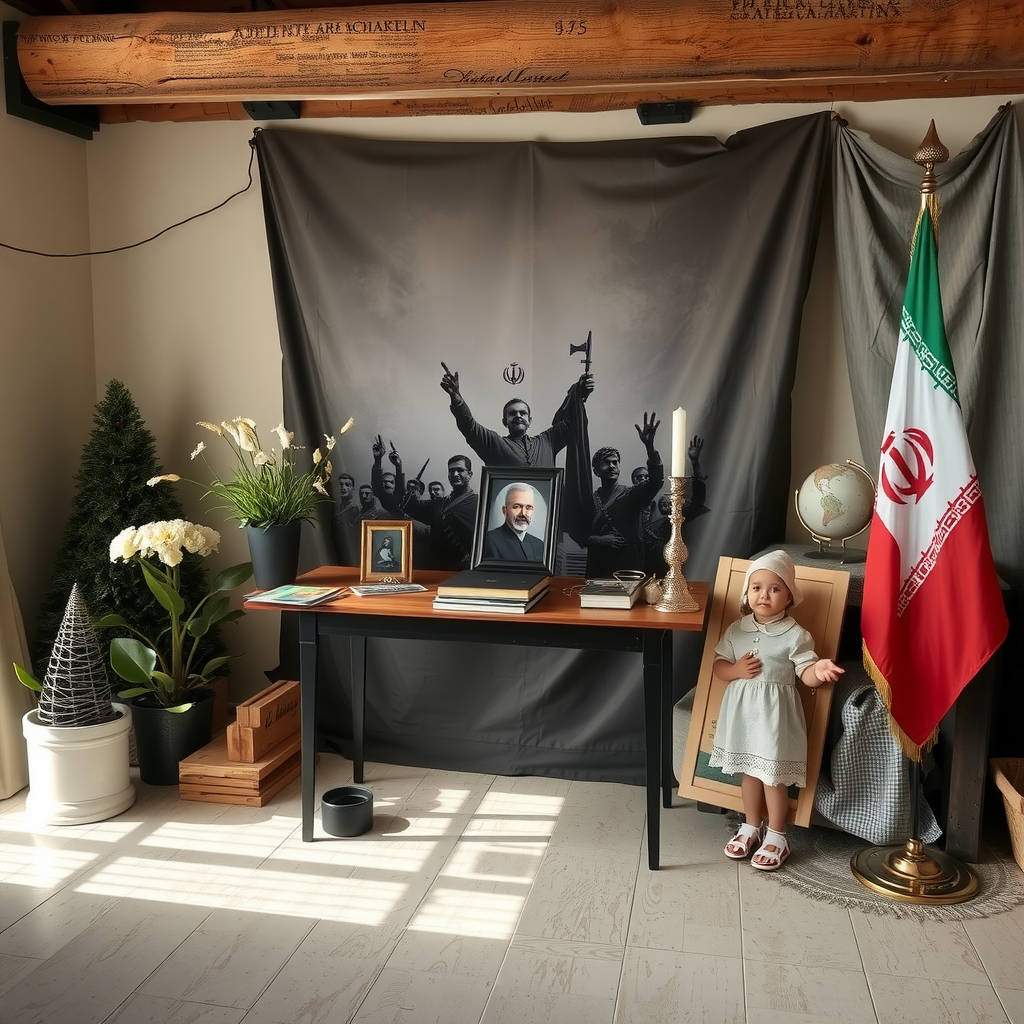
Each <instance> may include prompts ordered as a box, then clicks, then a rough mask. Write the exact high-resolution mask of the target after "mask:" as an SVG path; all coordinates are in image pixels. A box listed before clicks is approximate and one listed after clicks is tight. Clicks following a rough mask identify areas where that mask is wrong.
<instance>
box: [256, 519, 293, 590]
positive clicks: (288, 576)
mask: <svg viewBox="0 0 1024 1024" xmlns="http://www.w3.org/2000/svg"><path fill="white" fill-rule="evenodd" d="M245 534H246V537H247V538H248V540H249V558H250V559H251V561H252V572H253V576H254V577H255V578H256V586H257V588H258V589H259V590H272V589H273V588H274V587H281V586H284V585H285V584H286V583H294V582H295V577H296V576H297V575H298V572H299V541H300V540H301V538H302V520H301V519H300V520H298V521H297V522H294V523H285V524H283V525H282V526H267V527H262V526H247V527H246V528H245Z"/></svg>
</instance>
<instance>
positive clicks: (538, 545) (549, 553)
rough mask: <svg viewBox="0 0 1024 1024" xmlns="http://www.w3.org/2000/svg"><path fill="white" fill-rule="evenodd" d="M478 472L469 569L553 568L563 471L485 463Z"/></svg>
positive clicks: (537, 569)
mask: <svg viewBox="0 0 1024 1024" xmlns="http://www.w3.org/2000/svg"><path fill="white" fill-rule="evenodd" d="M482 474H483V478H482V480H481V482H480V504H479V506H478V508H477V517H476V528H475V532H474V538H473V562H472V565H473V568H474V569H478V568H479V569H513V570H514V569H518V570H521V571H532V570H536V571H538V572H540V571H545V572H548V573H553V572H554V569H555V554H556V547H557V544H558V513H559V502H560V499H561V495H562V474H563V470H562V469H560V468H558V469H550V468H545V469H540V468H534V467H530V466H484V467H483V471H482Z"/></svg>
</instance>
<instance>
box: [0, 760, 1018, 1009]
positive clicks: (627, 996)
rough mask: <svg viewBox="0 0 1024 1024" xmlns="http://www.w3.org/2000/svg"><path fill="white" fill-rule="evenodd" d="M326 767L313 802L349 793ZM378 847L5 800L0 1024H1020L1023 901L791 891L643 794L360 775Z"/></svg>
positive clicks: (293, 799)
mask: <svg viewBox="0 0 1024 1024" xmlns="http://www.w3.org/2000/svg"><path fill="white" fill-rule="evenodd" d="M350 768H351V766H350V763H349V762H348V761H346V760H344V759H342V758H340V757H336V756H333V755H324V756H323V757H322V759H321V763H320V768H319V771H318V778H317V789H318V792H322V791H323V790H324V789H327V788H329V787H330V786H332V785H339V784H342V783H344V782H347V781H350ZM368 784H369V785H370V786H371V787H372V789H373V791H374V801H375V808H374V809H375V819H374V829H373V831H372V832H371V833H369V834H367V835H365V836H362V837H359V838H357V839H344V840H343V839H331V838H328V837H325V836H324V834H323V832H322V831H321V830H320V827H319V822H317V832H316V835H317V838H318V840H319V841H317V842H314V843H302V842H301V840H300V838H299V835H300V825H299V788H298V784H297V783H293V784H292V785H291V786H290V787H289V788H288V789H287V790H285V792H284V793H283V794H281V795H280V796H278V797H277V798H275V799H274V800H273V801H272V802H271V803H270V804H269V805H268V806H267V807H264V808H244V807H237V806H228V805H223V804H205V803H187V802H182V801H180V800H179V799H178V797H177V789H176V788H172V789H163V788H157V787H148V786H144V785H142V784H139V787H138V788H139V797H138V801H137V802H136V804H135V806H134V807H132V808H131V809H130V810H128V811H126V812H125V813H124V814H122V815H120V816H119V817H117V818H114V819H112V820H110V821H105V822H99V823H97V824H94V825H83V826H77V827H64V828H55V827H49V828H33V827H32V826H31V825H30V824H29V822H28V821H27V820H26V818H25V814H24V793H21V794H19V795H18V796H15V797H13V798H11V799H10V800H7V801H4V802H0V1021H2V1022H3V1024H23V1022H29V1021H46V1022H52V1024H57V1022H61V1024H64V1022H66V1024H94V1022H95V1024H98V1022H101V1021H105V1022H110V1024H113V1022H118V1024H138V1022H143V1021H147V1022H148V1021H152V1022H159V1024H200V1022H201V1024H237V1022H241V1021H244V1022H245V1024H285V1022H287V1024H296V1022H310V1024H312V1022H317V1024H326V1022H337V1024H342V1022H346V1021H357V1022H359V1024H371V1022H372V1024H432V1022H435V1021H436V1022H438V1024H463V1022H465V1024H476V1022H478V1021H479V1022H484V1024H548V1022H550V1024H576V1022H579V1024H602V1022H608V1024H612V1022H616V1024H658V1022H662V1021H664V1022H673V1024H675V1022H682V1021H697V1020H699V1021H707V1022H709V1024H730V1022H744V1021H748V1022H750V1024H790V1022H814V1021H829V1022H832V1021H856V1022H861V1021H863V1022H875V1021H878V1022H884V1024H890V1022H891V1024H905V1022H909V1024H913V1022H916V1021H929V1022H931V1021H937V1022H954V1021H955V1022H964V1024H966V1022H971V1024H980V1022H985V1024H988V1022H993V1024H995V1022H1000V1021H1001V1022H1005V1021H1011V1022H1014V1024H1024V906H1021V907H1018V908H1017V909H1015V910H1012V911H1009V912H1007V913H1004V914H1000V915H997V916H995V917H992V918H988V919H985V920H975V921H968V922H966V923H963V924H959V923H953V924H946V923H942V924H935V923H919V922H916V921H898V920H896V919H895V918H890V917H880V916H877V915H871V914H862V913H859V912H850V911H847V910H842V909H839V908H836V907H834V906H831V905H829V904H825V903H819V902H816V901H812V900H808V899H806V898H805V897H803V896H801V895H800V894H798V893H797V892H796V891H795V890H793V889H791V888H788V887H786V886H783V885H781V884H779V882H778V880H777V879H773V878H770V877H765V876H764V875H761V874H760V873H758V872H756V871H754V870H752V869H751V868H750V866H749V864H748V863H746V862H744V863H740V864H737V863H735V862H731V861H728V860H727V859H726V858H725V857H724V856H723V855H722V852H721V850H722V846H723V844H724V841H725V839H726V838H728V837H727V836H726V835H725V834H724V824H723V819H722V818H721V817H720V816H718V815H711V814H702V813H699V812H697V811H696V809H695V808H694V807H693V806H692V805H691V804H689V803H683V802H680V806H678V807H675V808H673V809H671V810H666V811H663V812H662V864H663V868H662V870H661V871H658V872H651V871H648V869H647V866H646V864H647V856H646V851H645V849H644V838H643V835H644V828H643V825H644V794H643V791H642V790H641V789H638V788H633V787H628V786H618V785H611V784H602V783H580V782H564V781H561V780H557V779H540V778H503V777H492V776H480V775H467V774H459V773H454V772H438V771H427V770H422V769H415V768H404V767H396V766H385V765H370V766H368Z"/></svg>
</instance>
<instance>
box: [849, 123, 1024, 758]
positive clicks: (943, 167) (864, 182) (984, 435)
mask: <svg viewBox="0 0 1024 1024" xmlns="http://www.w3.org/2000/svg"><path fill="white" fill-rule="evenodd" d="M927 127H928V126H927V124H924V123H923V124H922V126H921V136H922V138H923V137H924V134H925V132H926V130H927ZM936 127H937V129H938V132H939V136H940V137H941V135H942V125H941V124H937V125H936ZM922 173H923V169H922V168H921V167H919V166H918V165H917V164H915V163H914V162H913V161H912V160H909V159H906V158H904V157H900V156H897V155H896V154H895V153H892V152H890V151H889V150H887V149H885V148H884V147H883V146H881V145H879V144H878V143H876V142H873V141H872V140H871V139H870V138H869V137H868V136H866V135H864V134H862V133H861V132H857V131H854V130H852V129H851V128H849V127H846V126H840V127H839V130H838V131H837V132H836V134H835V159H834V161H833V190H834V211H835V237H836V260H837V265H838V270H839V291H840V301H841V307H842V318H843V331H844V333H845V336H846V357H847V362H848V365H849V369H850V382H851V386H852V389H853V400H854V412H855V414H856V417H857V430H858V434H859V437H860V444H861V450H862V452H863V453H864V458H865V460H866V461H865V465H866V466H867V467H868V469H869V470H870V472H871V473H872V475H875V474H877V471H878V451H879V449H880V446H881V443H882V430H883V427H884V423H885V412H886V407H887V404H888V399H889V387H890V383H891V380H892V367H893V361H894V359H895V352H896V340H897V337H898V330H899V318H900V310H901V307H902V303H903V293H904V290H905V288H906V283H907V270H908V267H909V263H910V243H911V240H912V236H913V231H914V225H915V223H916V220H917V213H918V210H919V209H920V186H921V178H922ZM935 173H936V176H937V178H938V190H939V191H938V194H939V202H940V204H941V216H940V221H939V280H940V284H941V290H942V308H943V314H944V318H945V324H946V334H947V337H948V340H949V347H950V351H951V352H952V356H953V363H954V365H955V367H956V375H957V383H958V385H959V391H960V404H961V407H962V408H963V414H964V425H965V427H966V429H967V436H968V440H969V441H970V445H971V452H972V454H973V456H974V462H975V465H976V467H977V470H978V478H979V480H980V481H981V489H982V493H983V494H984V496H985V510H986V513H987V515H988V526H989V536H990V539H991V543H992V552H993V555H994V556H995V561H996V566H997V568H998V571H999V574H1000V576H1002V577H1003V579H1004V580H1006V581H1007V583H1009V584H1010V585H1011V587H1012V590H1011V593H1010V595H1009V604H1010V612H1011V622H1013V620H1014V618H1015V617H1016V618H1018V619H1019V606H1020V589H1021V587H1022V585H1024V514H1022V512H1021V509H1022V507H1024V459H1022V458H1021V438H1022V437H1024V412H1022V405H1021V395H1022V394H1024V177H1022V162H1021V152H1020V141H1019V136H1018V130H1017V119H1016V114H1015V111H1014V109H1013V108H1012V107H1011V106H1010V105H1009V104H1007V105H1006V106H1004V107H1002V108H1000V110H999V111H998V113H997V114H996V115H995V117H993V118H992V120H991V121H990V122H989V124H988V125H987V127H986V128H985V129H984V131H982V132H981V133H980V134H979V135H977V136H976V137H975V138H974V139H973V141H972V142H971V143H970V145H969V146H967V147H966V148H965V149H964V150H963V151H962V152H961V153H959V154H957V155H955V156H951V158H950V159H949V160H948V161H947V162H945V163H943V164H939V165H937V166H936V168H935ZM1018 624H1019V623H1018ZM1019 634H1020V630H1019V628H1017V627H1016V626H1013V625H1011V629H1010V640H1009V641H1008V643H1007V645H1006V646H1005V648H1004V657H1003V666H1004V679H1003V681H1002V694H1001V700H1002V701H1003V702H1004V705H1003V706H1005V707H1007V709H1008V710H1009V707H1010V705H1006V704H1005V701H1006V700H1009V699H1012V701H1013V702H1014V703H1013V705H1012V706H1013V707H1015V709H1016V710H1015V712H1014V713H1015V714H1016V721H1017V722H1019V721H1020V713H1021V698H1020V696H1013V695H1014V694H1017V693H1019V691H1020V679H1021V673H1020V669H1019V668H1016V667H1015V666H1016V665H1018V664H1019V661H1020V659H1019V657H1018V656H1017V654H1016V652H1018V651H1019V649H1020V641H1019V640H1018V639H1015V637H1019ZM1011 647H1012V648H1013V650H1011ZM1012 717H1013V715H1012V714H1011V715H1010V718H1012ZM1000 720H1002V721H1006V720H1007V716H1006V715H1000V716H999V717H998V718H997V735H996V737H995V739H994V742H995V743H999V742H1003V740H1002V738H1001V737H1000V735H999V730H998V722H999V721H1000ZM1014 734H1015V735H1014V738H1013V739H1012V742H1013V743H1014V745H1015V746H1016V747H1017V751H1018V752H1019V750H1020V745H1021V741H1020V730H1019V728H1015V729H1014Z"/></svg>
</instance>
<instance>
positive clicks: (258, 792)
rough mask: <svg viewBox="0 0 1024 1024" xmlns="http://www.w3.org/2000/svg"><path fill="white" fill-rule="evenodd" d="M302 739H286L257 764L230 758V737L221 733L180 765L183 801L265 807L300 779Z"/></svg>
mask: <svg viewBox="0 0 1024 1024" xmlns="http://www.w3.org/2000/svg"><path fill="white" fill-rule="evenodd" d="M301 745H302V744H301V738H300V736H299V734H298V733H295V734H294V735H293V736H289V737H287V738H286V739H285V740H284V741H283V742H281V743H279V744H277V746H275V747H274V748H273V749H272V750H270V751H268V752H267V754H266V755H265V756H264V757H262V758H261V759H260V760H258V761H253V762H243V761H233V760H231V758H229V757H228V745H227V735H226V734H225V733H220V734H219V735H218V736H215V737H214V738H213V740H212V741H211V742H210V743H208V744H207V745H206V746H205V747H203V748H202V749H201V750H197V751H196V752H195V753H194V754H190V755H189V756H188V757H186V758H185V760H184V761H181V762H180V763H179V765H178V795H179V796H180V797H181V799H182V800H198V801H202V802H205V803H218V804H243V805H245V806H248V807H262V806H263V805H264V804H265V803H267V801H268V800H270V799H271V798H272V797H273V796H275V795H276V794H278V793H280V792H281V790H282V789H284V787H285V786H287V785H288V783H289V782H292V781H293V780H294V779H297V778H298V777H299V773H300V749H301Z"/></svg>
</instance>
